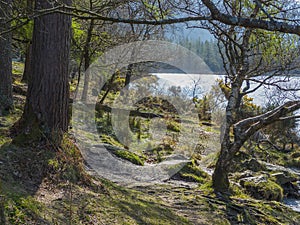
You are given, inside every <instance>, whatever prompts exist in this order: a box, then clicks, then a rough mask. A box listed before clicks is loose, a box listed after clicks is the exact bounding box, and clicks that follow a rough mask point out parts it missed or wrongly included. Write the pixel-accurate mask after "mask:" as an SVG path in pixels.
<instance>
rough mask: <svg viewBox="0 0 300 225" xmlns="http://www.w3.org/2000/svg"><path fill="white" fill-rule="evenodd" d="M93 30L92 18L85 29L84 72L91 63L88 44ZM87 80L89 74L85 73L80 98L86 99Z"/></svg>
mask: <svg viewBox="0 0 300 225" xmlns="http://www.w3.org/2000/svg"><path fill="white" fill-rule="evenodd" d="M93 30H94V20H93V19H92V20H91V21H90V25H89V28H88V30H87V36H86V41H85V46H84V50H83V55H82V56H83V58H84V71H85V72H86V71H87V69H88V68H89V66H90V64H91V56H90V51H89V50H90V44H91V40H92V34H93ZM89 81H90V76H89V73H85V75H84V85H83V91H82V96H81V100H82V101H86V99H87V93H88V89H89Z"/></svg>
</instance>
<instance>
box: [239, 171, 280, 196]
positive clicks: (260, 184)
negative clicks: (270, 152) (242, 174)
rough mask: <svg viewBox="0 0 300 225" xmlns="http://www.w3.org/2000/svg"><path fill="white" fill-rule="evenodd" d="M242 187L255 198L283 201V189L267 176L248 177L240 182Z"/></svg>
mask: <svg viewBox="0 0 300 225" xmlns="http://www.w3.org/2000/svg"><path fill="white" fill-rule="evenodd" d="M240 184H241V186H242V187H244V188H245V189H246V191H247V192H248V193H249V194H250V195H251V196H252V197H254V198H257V199H265V200H275V201H282V199H283V189H282V187H281V186H279V185H278V184H277V183H275V182H274V181H271V180H270V179H269V178H268V176H267V175H266V174H262V175H258V176H253V177H246V178H243V179H241V180H240Z"/></svg>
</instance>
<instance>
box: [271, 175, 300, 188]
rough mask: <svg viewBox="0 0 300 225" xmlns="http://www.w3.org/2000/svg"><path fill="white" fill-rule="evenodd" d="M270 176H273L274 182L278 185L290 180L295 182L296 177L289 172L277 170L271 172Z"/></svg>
mask: <svg viewBox="0 0 300 225" xmlns="http://www.w3.org/2000/svg"><path fill="white" fill-rule="evenodd" d="M271 177H274V178H275V179H276V183H278V184H280V185H284V184H287V183H290V182H295V181H297V178H296V177H294V176H292V175H291V174H289V173H287V172H277V173H273V174H272V175H271Z"/></svg>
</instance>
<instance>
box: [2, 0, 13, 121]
mask: <svg viewBox="0 0 300 225" xmlns="http://www.w3.org/2000/svg"><path fill="white" fill-rule="evenodd" d="M10 4H11V0H5V1H0V33H1V32H2V31H5V30H8V29H9V28H10V23H7V21H8V20H9V16H10ZM11 62H12V56H11V33H7V34H4V35H2V36H0V115H2V114H3V113H4V112H7V111H9V110H10V109H11V108H12V106H13V98H12V65H11Z"/></svg>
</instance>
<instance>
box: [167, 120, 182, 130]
mask: <svg viewBox="0 0 300 225" xmlns="http://www.w3.org/2000/svg"><path fill="white" fill-rule="evenodd" d="M167 129H168V130H170V131H174V132H180V130H181V128H180V124H179V123H177V122H175V121H171V120H169V121H168V123H167Z"/></svg>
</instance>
